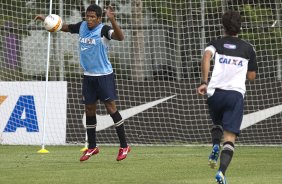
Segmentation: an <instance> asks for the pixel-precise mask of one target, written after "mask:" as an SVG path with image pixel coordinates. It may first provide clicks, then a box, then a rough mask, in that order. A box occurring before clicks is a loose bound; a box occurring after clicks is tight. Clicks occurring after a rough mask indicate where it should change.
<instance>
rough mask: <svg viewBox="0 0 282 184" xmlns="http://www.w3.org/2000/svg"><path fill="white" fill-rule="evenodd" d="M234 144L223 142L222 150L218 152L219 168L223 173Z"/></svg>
mask: <svg viewBox="0 0 282 184" xmlns="http://www.w3.org/2000/svg"><path fill="white" fill-rule="evenodd" d="M234 149H235V148H234V144H233V143H232V142H225V143H224V144H223V150H222V151H221V154H220V166H219V170H220V171H221V172H222V173H223V174H224V175H225V171H226V170H227V167H228V165H229V164H230V162H231V160H232V157H233V153H234Z"/></svg>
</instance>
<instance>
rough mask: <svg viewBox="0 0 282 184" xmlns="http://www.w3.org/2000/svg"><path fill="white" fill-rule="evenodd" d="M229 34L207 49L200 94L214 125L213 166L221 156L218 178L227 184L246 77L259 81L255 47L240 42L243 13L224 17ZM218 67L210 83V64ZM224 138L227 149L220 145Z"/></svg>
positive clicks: (241, 117)
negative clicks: (212, 61) (227, 171)
mask: <svg viewBox="0 0 282 184" xmlns="http://www.w3.org/2000/svg"><path fill="white" fill-rule="evenodd" d="M222 24H223V27H224V33H225V35H224V36H223V37H222V38H220V39H217V40H214V41H212V42H210V43H209V44H208V46H207V47H206V48H205V51H204V54H203V59H202V66H201V71H202V75H201V80H202V82H201V85H200V86H199V87H198V89H197V92H198V94H200V95H204V94H207V96H208V99H207V104H208V108H209V112H210V116H211V119H212V122H213V127H212V130H211V136H212V143H213V148H212V152H211V154H210V156H209V160H208V161H209V165H210V167H211V168H215V166H216V163H217V160H218V158H219V155H220V165H219V169H218V171H217V173H216V176H215V179H216V181H217V182H218V183H219V184H226V183H227V181H226V177H225V172H226V170H227V167H228V165H229V163H230V162H231V160H232V156H233V152H234V149H235V146H234V145H235V140H236V138H237V136H238V135H239V134H240V126H241V123H242V119H243V108H244V107H243V103H244V102H243V100H244V95H245V92H246V86H245V81H246V78H247V79H248V80H250V81H252V80H254V79H255V78H256V71H257V62H256V52H255V50H254V48H253V46H252V45H250V44H249V43H248V42H246V41H244V40H242V39H240V38H239V37H238V33H239V32H240V29H241V17H240V14H239V12H236V11H231V10H229V11H227V12H226V13H224V14H223V16H222ZM211 59H213V60H214V68H213V71H212V75H211V77H210V81H208V77H209V70H210V65H211V64H210V61H211ZM222 136H223V148H222V151H221V152H220V143H221V139H222Z"/></svg>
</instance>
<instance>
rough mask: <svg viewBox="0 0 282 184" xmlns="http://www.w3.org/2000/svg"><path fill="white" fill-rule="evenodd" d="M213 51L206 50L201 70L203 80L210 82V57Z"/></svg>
mask: <svg viewBox="0 0 282 184" xmlns="http://www.w3.org/2000/svg"><path fill="white" fill-rule="evenodd" d="M211 56H212V54H211V52H210V51H205V53H204V55H203V59H202V64H201V69H202V70H201V71H202V77H201V80H202V81H203V82H208V77H209V71H210V59H211Z"/></svg>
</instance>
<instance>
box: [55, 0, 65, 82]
mask: <svg viewBox="0 0 282 184" xmlns="http://www.w3.org/2000/svg"><path fill="white" fill-rule="evenodd" d="M59 3H60V6H59V13H60V16H61V18H62V20H64V15H63V14H64V11H63V7H64V2H63V0H60V2H59ZM62 40H63V39H62V35H61V33H59V35H58V39H57V43H58V49H61V48H63V47H62ZM58 56H59V60H60V61H59V62H60V65H59V80H60V81H64V71H65V61H64V55H63V52H59V54H58Z"/></svg>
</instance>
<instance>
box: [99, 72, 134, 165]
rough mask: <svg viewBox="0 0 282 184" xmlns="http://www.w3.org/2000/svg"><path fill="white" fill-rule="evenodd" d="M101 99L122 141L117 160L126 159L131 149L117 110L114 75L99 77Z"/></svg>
mask: <svg viewBox="0 0 282 184" xmlns="http://www.w3.org/2000/svg"><path fill="white" fill-rule="evenodd" d="M99 99H100V100H101V101H103V102H104V104H105V107H106V109H107V112H108V113H109V114H110V115H111V117H112V119H113V121H114V124H115V128H116V132H117V135H118V138H119V141H120V149H119V154H118V157H117V160H118V161H120V160H123V159H125V158H126V156H127V153H128V152H129V151H130V147H129V146H128V145H127V141H126V136H125V130H124V124H123V122H124V121H123V119H122V117H121V115H120V113H119V111H118V110H117V108H116V103H115V100H117V99H118V98H117V94H116V86H115V80H114V74H110V75H105V76H101V77H99Z"/></svg>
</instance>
